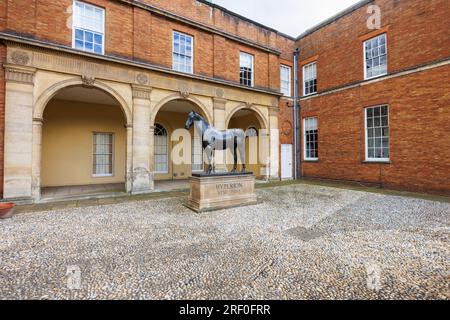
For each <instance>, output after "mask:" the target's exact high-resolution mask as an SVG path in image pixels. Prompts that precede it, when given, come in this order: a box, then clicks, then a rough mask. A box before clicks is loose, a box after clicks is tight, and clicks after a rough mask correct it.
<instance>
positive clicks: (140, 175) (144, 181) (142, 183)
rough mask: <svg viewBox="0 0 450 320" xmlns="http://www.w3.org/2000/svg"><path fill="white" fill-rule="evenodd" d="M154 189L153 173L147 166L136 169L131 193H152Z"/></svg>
mask: <svg viewBox="0 0 450 320" xmlns="http://www.w3.org/2000/svg"><path fill="white" fill-rule="evenodd" d="M153 189H154V183H153V173H152V172H149V171H148V170H147V169H145V168H136V169H134V170H133V175H132V180H131V194H145V193H150V192H152V191H153Z"/></svg>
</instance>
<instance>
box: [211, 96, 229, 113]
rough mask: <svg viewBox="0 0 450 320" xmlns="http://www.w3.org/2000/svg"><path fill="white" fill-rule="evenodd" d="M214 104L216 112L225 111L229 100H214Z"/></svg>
mask: <svg viewBox="0 0 450 320" xmlns="http://www.w3.org/2000/svg"><path fill="white" fill-rule="evenodd" d="M213 104H214V109H215V110H225V106H226V104H227V99H222V98H213Z"/></svg>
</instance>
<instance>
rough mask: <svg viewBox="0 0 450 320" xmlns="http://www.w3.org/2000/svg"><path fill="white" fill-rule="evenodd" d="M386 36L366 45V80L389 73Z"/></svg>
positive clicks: (372, 40) (374, 39) (376, 38)
mask: <svg viewBox="0 0 450 320" xmlns="http://www.w3.org/2000/svg"><path fill="white" fill-rule="evenodd" d="M386 51H387V49H386V34H383V35H380V36H378V37H375V38H373V39H370V40H367V41H366V42H365V43H364V52H365V68H366V78H372V77H374V76H378V75H384V74H386V73H387V56H386Z"/></svg>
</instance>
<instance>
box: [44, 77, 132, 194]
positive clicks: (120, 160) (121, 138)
mask: <svg viewBox="0 0 450 320" xmlns="http://www.w3.org/2000/svg"><path fill="white" fill-rule="evenodd" d="M42 119H43V126H42V151H41V170H40V183H41V198H42V199H46V198H58V197H63V198H64V197H74V196H80V195H87V194H89V195H91V194H98V193H103V192H108V193H111V192H113V191H114V192H118V193H119V192H125V182H126V148H127V147H126V143H127V138H126V135H127V130H126V124H127V123H128V121H127V117H126V115H125V112H124V110H123V106H122V105H121V104H120V102H119V101H118V100H117V99H116V98H114V97H113V96H112V95H110V94H109V93H108V92H106V91H104V90H102V89H99V88H93V87H90V88H87V87H83V86H80V85H75V86H69V87H65V88H62V89H60V90H59V91H57V92H56V93H55V94H54V95H53V96H52V98H51V99H50V100H49V101H48V102H47V103H46V105H45V109H44V110H43V112H42Z"/></svg>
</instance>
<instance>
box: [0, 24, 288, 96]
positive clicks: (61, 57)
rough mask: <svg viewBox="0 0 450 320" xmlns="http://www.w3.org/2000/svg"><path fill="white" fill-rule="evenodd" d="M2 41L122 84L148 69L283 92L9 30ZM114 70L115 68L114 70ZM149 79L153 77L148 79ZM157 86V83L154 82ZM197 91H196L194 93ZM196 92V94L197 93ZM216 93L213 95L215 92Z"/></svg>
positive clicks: (36, 57) (36, 62)
mask: <svg viewBox="0 0 450 320" xmlns="http://www.w3.org/2000/svg"><path fill="white" fill-rule="evenodd" d="M0 40H3V41H4V43H5V44H7V45H8V46H9V45H11V46H18V45H19V46H21V47H23V48H24V49H27V47H28V48H29V50H33V51H34V52H33V57H32V63H30V64H31V65H33V66H35V67H37V68H39V69H42V70H47V71H57V72H62V73H74V74H75V72H74V71H73V70H75V69H80V66H81V68H82V69H83V70H85V71H89V70H92V68H93V67H94V68H95V67H97V68H99V69H98V70H99V72H101V73H102V78H105V76H104V74H107V75H110V77H111V79H109V80H113V81H117V82H123V83H136V82H137V81H138V80H137V79H136V77H137V76H136V74H135V72H139V71H138V70H141V71H140V72H145V70H149V71H154V72H158V73H161V74H164V75H165V76H167V75H173V76H176V77H180V78H183V79H186V80H191V79H192V80H199V81H206V82H208V85H214V84H215V85H223V86H227V87H230V88H235V89H238V90H242V91H245V92H248V93H263V94H267V95H272V96H277V97H280V96H282V94H281V93H280V92H278V91H276V90H270V89H266V88H258V87H247V86H242V85H240V84H238V83H236V82H232V81H229V80H223V79H219V78H214V77H208V76H203V75H199V74H188V73H182V72H178V71H174V70H172V69H170V68H166V67H161V66H157V65H152V64H150V63H145V62H138V61H134V60H130V59H126V58H120V57H115V56H108V55H97V54H93V53H89V52H85V51H80V50H75V49H73V48H70V47H67V46H63V45H58V44H54V43H50V42H46V41H42V40H36V39H29V38H26V37H21V36H18V35H14V34H9V33H6V32H0ZM48 55H53V57H51V60H50V57H48ZM71 55H74V56H76V57H78V58H81V59H83V61H82V62H78V61H66V59H71V60H74V58H73V57H71ZM86 58H90V59H86ZM102 62H103V63H104V62H110V63H115V64H118V66H114V65H109V66H108V65H106V64H101V63H102ZM50 64H56V65H57V66H58V68H50V67H49V66H50ZM127 66H128V67H134V68H137V69H134V70H133V69H128V70H124V69H123V68H124V67H127ZM72 69H73V70H72ZM111 69H113V70H114V71H111ZM149 81H150V80H149ZM153 86H154V87H156V86H155V85H153ZM161 88H162V89H168V88H165V87H161ZM192 93H193V94H194V92H192ZM195 94H197V93H195ZM212 95H214V94H212Z"/></svg>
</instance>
